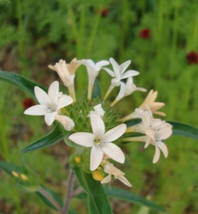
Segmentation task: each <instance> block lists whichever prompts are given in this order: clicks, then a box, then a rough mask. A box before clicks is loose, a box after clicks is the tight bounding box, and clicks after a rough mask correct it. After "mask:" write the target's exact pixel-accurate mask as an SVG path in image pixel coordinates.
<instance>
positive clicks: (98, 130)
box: [90, 111, 105, 138]
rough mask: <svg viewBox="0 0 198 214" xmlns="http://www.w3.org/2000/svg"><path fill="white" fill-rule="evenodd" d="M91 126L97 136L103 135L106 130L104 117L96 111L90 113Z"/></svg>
mask: <svg viewBox="0 0 198 214" xmlns="http://www.w3.org/2000/svg"><path fill="white" fill-rule="evenodd" d="M90 120H91V128H92V130H93V133H94V135H95V136H96V137H99V138H100V137H102V136H103V135H104V132H105V125H104V122H103V120H102V118H101V117H100V116H99V115H98V114H96V113H95V112H93V111H92V112H91V113H90Z"/></svg>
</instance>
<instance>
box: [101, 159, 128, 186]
mask: <svg viewBox="0 0 198 214" xmlns="http://www.w3.org/2000/svg"><path fill="white" fill-rule="evenodd" d="M104 171H105V172H106V173H107V174H108V175H107V176H106V177H105V178H104V179H103V180H102V181H101V183H102V184H106V183H109V182H111V180H112V176H114V178H115V179H118V180H120V181H121V182H122V183H123V184H125V185H126V186H128V187H132V185H131V183H130V182H129V181H128V180H127V179H126V177H125V173H124V172H122V171H121V170H119V169H118V168H116V167H115V166H114V165H113V164H112V163H110V162H107V163H105V165H104Z"/></svg>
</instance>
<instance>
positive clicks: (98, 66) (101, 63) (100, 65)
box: [96, 60, 109, 69]
mask: <svg viewBox="0 0 198 214" xmlns="http://www.w3.org/2000/svg"><path fill="white" fill-rule="evenodd" d="M105 65H109V61H107V60H101V61H99V62H97V63H96V67H97V68H98V69H101V68H102V67H103V66H105Z"/></svg>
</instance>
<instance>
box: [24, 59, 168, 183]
mask: <svg viewBox="0 0 198 214" xmlns="http://www.w3.org/2000/svg"><path fill="white" fill-rule="evenodd" d="M130 63H131V61H130V60H128V61H126V62H124V63H122V64H118V63H117V62H116V61H115V59H113V58H110V59H109V60H101V61H99V62H97V63H95V62H94V61H93V60H91V59H81V60H77V59H73V60H72V61H71V62H70V63H69V64H68V63H66V61H64V60H60V61H59V62H57V63H56V64H55V65H49V68H50V69H52V70H54V71H55V72H57V74H58V75H59V77H60V79H61V80H62V82H63V84H64V86H65V87H66V88H67V89H68V92H69V95H66V94H63V93H62V92H60V91H59V82H58V81H54V82H52V83H51V85H50V86H49V89H48V92H46V91H45V90H43V89H41V88H39V87H37V86H36V87H35V88H34V91H35V96H36V99H37V101H38V103H39V104H37V105H34V106H31V107H30V108H28V109H26V110H25V112H24V113H25V114H28V115H37V116H40V115H43V116H44V120H45V122H46V124H47V125H48V126H50V125H52V123H53V122H54V121H58V122H59V123H60V124H61V125H62V126H63V127H64V128H65V129H66V130H67V131H69V133H70V134H69V135H68V138H67V140H66V141H69V142H70V143H71V144H74V145H75V148H76V147H77V148H76V152H75V153H74V155H73V157H74V158H73V161H74V164H78V165H79V166H81V165H83V164H84V165H85V166H86V165H87V163H88V169H86V170H89V172H90V173H92V175H93V178H94V179H96V180H98V181H100V182H101V183H109V182H111V181H112V180H113V179H118V180H119V181H121V182H122V183H124V184H125V185H127V186H129V187H131V186H132V185H131V184H130V182H129V181H128V180H127V179H126V177H125V173H124V172H122V171H121V170H120V169H118V168H117V167H116V166H115V163H116V162H118V163H120V164H124V163H125V154H124V152H123V150H122V149H121V148H120V147H119V146H118V145H120V146H122V142H124V141H142V142H145V148H147V147H148V146H149V145H153V146H155V154H154V158H153V163H156V162H157V161H158V160H159V158H160V152H162V153H163V154H164V156H165V157H167V156H168V149H167V146H166V145H165V143H164V142H163V141H164V140H165V139H167V138H168V137H170V135H171V134H172V126H171V125H170V124H169V123H167V122H165V121H163V120H161V119H156V118H154V116H153V115H154V114H156V115H159V116H165V113H163V112H160V111H158V110H159V109H161V108H162V107H163V106H164V103H161V102H156V101H155V100H156V98H157V92H156V91H153V90H151V91H150V92H149V93H148V95H147V97H146V99H145V100H144V102H143V103H142V104H141V105H140V106H139V107H138V108H136V109H135V110H134V111H133V112H132V113H130V114H129V115H127V116H125V117H124V118H122V119H120V118H119V116H120V113H118V112H117V111H116V110H115V107H114V106H115V104H116V103H117V102H119V101H120V100H121V99H123V98H124V97H126V96H129V95H131V94H132V93H133V92H135V91H140V92H145V91H146V89H144V88H140V87H137V86H136V85H135V84H134V80H133V78H134V77H135V76H137V75H139V72H137V71H135V70H130V69H128V67H129V65H130ZM80 65H83V66H85V67H86V69H87V74H88V93H87V99H83V100H81V99H77V96H76V92H75V76H76V71H77V69H78V68H79V66H80ZM110 66H111V67H110ZM101 70H104V71H106V72H107V73H108V74H109V76H110V77H111V83H110V86H109V88H108V90H107V92H106V94H105V96H104V98H103V99H101V98H98V97H97V98H93V97H92V94H93V90H94V85H95V81H96V78H97V76H98V75H99V73H100V71H101ZM116 88H119V91H118V95H117V96H116V98H115V100H114V101H113V102H112V103H109V102H108V101H107V98H108V97H109V96H110V94H111V92H112V91H113V90H114V89H116ZM136 118H139V119H140V122H139V123H137V124H135V125H132V126H127V124H128V123H127V122H128V121H130V120H134V119H136ZM133 132H136V133H137V132H138V133H140V135H139V136H136V137H133V136H130V134H131V133H133ZM71 144H70V145H71ZM87 157H88V158H87Z"/></svg>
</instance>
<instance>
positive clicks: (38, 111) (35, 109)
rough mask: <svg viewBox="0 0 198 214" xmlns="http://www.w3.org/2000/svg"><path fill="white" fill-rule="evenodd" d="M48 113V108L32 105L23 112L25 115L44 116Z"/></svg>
mask: <svg viewBox="0 0 198 214" xmlns="http://www.w3.org/2000/svg"><path fill="white" fill-rule="evenodd" d="M47 113H48V108H47V107H46V106H44V105H34V106H32V107H30V108H28V109H26V110H25V111H24V114H27V115H37V116H40V115H45V114H47Z"/></svg>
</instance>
